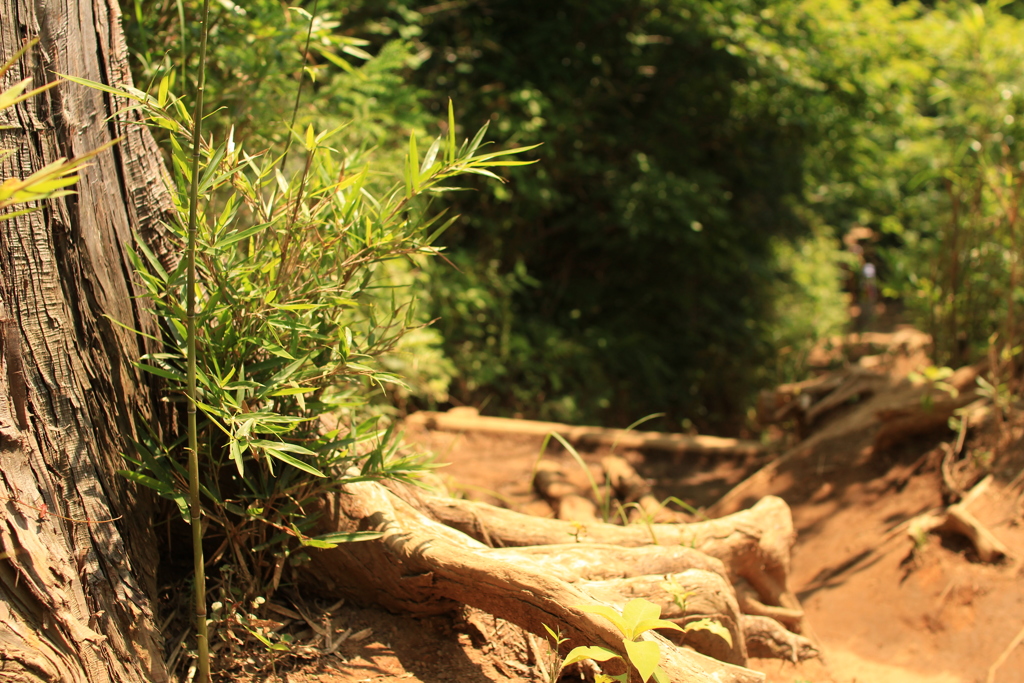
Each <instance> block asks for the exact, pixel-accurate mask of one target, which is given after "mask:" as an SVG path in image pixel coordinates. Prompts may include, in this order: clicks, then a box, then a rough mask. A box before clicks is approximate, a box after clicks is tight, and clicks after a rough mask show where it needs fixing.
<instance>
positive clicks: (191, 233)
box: [185, 0, 210, 683]
mask: <svg viewBox="0 0 1024 683" xmlns="http://www.w3.org/2000/svg"><path fill="white" fill-rule="evenodd" d="M209 17H210V0H203V13H202V16H201V17H200V22H201V23H202V33H201V35H202V38H201V41H200V44H199V73H198V75H197V79H198V83H197V86H196V102H195V108H194V109H193V112H192V126H193V130H192V178H191V187H190V188H189V209H188V247H187V256H186V258H187V263H186V269H187V275H186V287H187V291H186V293H185V301H186V304H185V307H186V327H187V336H186V349H187V350H186V353H187V359H186V363H187V367H188V370H187V383H188V386H187V389H186V392H187V395H188V485H189V486H188V487H189V502H188V508H189V521H190V523H191V526H192V557H193V565H194V568H193V571H194V574H195V579H194V580H195V606H196V641H197V652H198V661H197V669H198V671H197V676H196V681H198V683H208V682H209V680H210V644H209V636H208V633H207V628H206V568H205V562H204V561H203V525H202V520H201V503H200V499H199V431H198V426H197V424H196V224H197V222H198V214H199V148H200V145H201V144H202V129H203V95H204V93H205V90H206V39H207V37H208V35H209Z"/></svg>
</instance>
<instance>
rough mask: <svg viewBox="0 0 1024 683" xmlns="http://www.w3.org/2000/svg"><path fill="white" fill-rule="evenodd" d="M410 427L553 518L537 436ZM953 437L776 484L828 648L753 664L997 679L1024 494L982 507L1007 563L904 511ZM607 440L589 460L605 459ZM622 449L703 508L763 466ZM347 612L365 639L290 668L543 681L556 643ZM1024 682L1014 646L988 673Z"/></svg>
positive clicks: (476, 619)
mask: <svg viewBox="0 0 1024 683" xmlns="http://www.w3.org/2000/svg"><path fill="white" fill-rule="evenodd" d="M1005 429H1010V428H1005ZM1005 429H1004V434H1005V433H1006V432H1005ZM1013 430H1016V431H1015V432H1013ZM1011 432H1013V433H1014V434H1016V438H1015V439H1014V438H1008V437H1006V436H1004V437H1002V441H1003V442H1005V443H1003V445H1002V448H1004V449H1005V450H1006V451H1008V452H1011V453H1012V452H1024V448H1022V447H1021V444H1020V438H1021V433H1024V427H1022V426H1020V425H1018V426H1015V427H1013V428H1012V429H1011ZM409 437H410V438H411V439H412V440H413V441H414V442H416V443H418V444H420V445H422V446H423V447H425V448H427V449H429V450H432V451H434V452H435V453H437V454H438V460H439V462H443V463H446V466H445V467H443V468H442V469H441V470H440V471H439V474H440V477H441V478H442V480H443V481H445V483H446V484H447V486H448V487H449V489H450V491H452V492H453V493H456V494H459V495H462V496H464V497H467V498H472V499H476V500H484V501H487V502H491V503H495V504H499V505H503V506H507V507H510V508H513V509H516V510H519V511H523V512H529V513H533V514H538V515H545V516H550V515H551V514H552V511H551V508H550V506H549V505H548V504H547V503H546V502H545V501H543V500H541V499H539V498H538V497H537V495H536V494H535V493H534V492H533V490H532V487H531V473H532V472H533V470H534V468H535V466H536V463H537V460H538V456H539V451H540V446H541V439H540V438H538V437H523V436H518V437H517V436H493V435H487V434H480V433H450V432H440V431H428V430H423V429H416V430H412V431H410V433H409ZM948 438H949V437H948V435H945V434H940V435H937V436H936V437H933V438H930V439H928V438H924V439H918V440H915V441H913V442H910V443H906V444H904V445H902V446H901V447H899V448H896V449H891V450H889V451H885V452H881V453H864V452H859V451H858V449H859V448H860V447H859V446H858V445H857V444H855V443H851V444H850V449H848V450H847V451H846V452H843V451H842V449H837V450H836V451H835V452H831V453H830V454H829V455H828V456H827V457H825V458H819V459H816V460H814V461H813V462H808V463H807V465H806V468H807V470H808V471H805V472H802V473H800V474H799V476H796V477H794V478H793V481H792V482H791V483H790V484H789V485H788V486H787V485H785V483H784V484H783V485H782V490H779V483H778V482H776V483H775V487H774V490H773V491H772V492H773V493H777V494H779V495H781V496H782V497H783V498H785V499H786V500H787V502H788V503H789V504H790V505H791V506H792V508H793V515H794V521H795V524H796V527H797V531H798V534H799V536H798V540H797V544H796V547H795V549H794V554H793V572H792V580H793V584H794V585H793V588H794V589H795V591H796V592H797V593H798V595H799V597H800V599H801V601H802V603H803V606H804V608H805V610H806V613H807V623H808V624H809V626H810V629H811V630H812V633H813V635H814V636H815V637H816V638H817V639H818V641H819V642H820V644H821V645H822V646H823V650H824V654H825V658H824V660H823V661H811V662H806V663H804V664H802V665H799V666H797V665H793V664H789V663H786V662H780V661H778V660H753V662H752V664H751V666H752V668H756V669H759V670H761V671H764V672H765V673H766V674H767V675H768V680H769V681H772V682H774V683H830V682H832V683H869V682H870V683H975V682H977V683H989V681H988V678H987V677H988V672H989V668H990V667H991V666H992V664H993V663H994V662H996V661H997V660H998V659H999V658H1000V655H1001V654H1002V653H1003V651H1004V650H1005V649H1006V648H1007V646H1008V645H1009V644H1010V643H1011V641H1013V639H1014V636H1015V635H1016V634H1017V633H1018V631H1020V629H1021V628H1022V627H1024V582H1022V580H1021V573H1022V572H1021V562H1020V558H1022V557H1024V527H1022V526H1021V524H1020V522H1021V507H1020V500H1019V499H1017V498H1015V497H1013V496H1010V495H1009V494H1005V495H1004V494H1002V493H1000V491H1001V490H1002V489H1001V488H1000V487H999V486H996V487H994V488H993V493H992V495H988V496H986V497H985V498H984V500H983V501H982V502H981V503H979V505H978V507H977V508H976V509H974V512H975V514H976V516H978V517H979V519H980V520H981V521H982V522H983V523H984V524H986V525H987V526H988V527H989V528H990V529H991V530H992V531H993V532H994V533H995V534H996V535H997V536H998V537H999V538H1000V540H1002V541H1003V542H1004V543H1005V544H1006V545H1007V546H1009V547H1010V549H1011V551H1012V554H1013V557H1012V558H1011V559H1009V560H1006V561H1004V562H1002V563H1000V564H995V565H993V564H984V563H981V562H979V561H978V560H977V558H976V557H975V554H974V551H973V549H972V548H971V547H970V545H969V544H968V543H967V542H965V541H961V540H959V539H958V537H956V536H949V535H943V536H939V535H936V534H927V535H922V536H919V537H918V538H917V539H916V540H915V539H913V538H911V536H910V535H909V534H908V533H907V531H906V528H905V527H906V524H905V522H907V521H908V520H910V519H912V518H913V517H915V516H917V515H919V514H921V513H923V512H926V511H928V510H930V509H933V508H936V507H939V506H941V505H942V502H943V501H942V497H941V493H940V492H941V478H940V475H939V474H938V462H939V460H940V459H941V450H940V444H941V442H942V440H943V439H945V440H948ZM990 440H991V439H990ZM989 447H992V444H991V443H987V442H985V437H978V438H977V439H975V440H973V441H969V442H968V444H967V449H968V450H970V449H972V448H973V449H976V450H977V451H979V452H982V453H983V452H986V451H985V449H986V448H989ZM552 450H553V449H549V451H552ZM861 450H862V449H861ZM606 452H607V449H605V450H602V451H599V452H593V453H585V454H583V457H584V459H585V460H586V462H588V463H596V462H597V461H598V460H599V459H600V457H601V455H603V454H606ZM621 454H622V455H624V456H626V457H627V459H628V460H629V461H630V462H631V464H633V465H634V466H635V467H636V468H637V469H638V470H639V471H640V473H641V474H643V475H644V476H645V477H648V478H651V479H653V480H654V481H655V482H656V485H655V494H656V495H657V496H658V497H659V498H665V497H668V496H676V497H679V498H681V499H683V500H686V501H687V502H689V503H691V504H693V505H695V506H698V507H700V506H706V505H709V504H710V503H712V502H714V501H715V500H716V499H717V498H718V497H719V496H720V495H721V494H722V492H724V491H725V490H728V488H730V487H731V486H733V485H734V484H736V483H737V482H739V481H740V480H742V479H743V478H744V477H745V476H746V475H747V474H748V473H749V472H751V471H753V470H754V469H756V468H757V467H758V466H759V465H760V464H761V463H760V462H759V461H758V459H757V458H755V457H750V456H743V457H735V458H719V459H717V460H714V459H711V458H709V457H706V456H705V457H703V458H692V457H691V458H687V457H685V456H682V455H666V454H663V453H655V452H648V453H640V452H637V451H630V452H625V453H621ZM544 458H545V459H546V460H552V461H556V462H559V463H560V464H561V465H562V466H563V467H562V469H563V470H564V471H565V472H566V473H567V474H568V475H569V478H570V480H574V481H575V483H576V484H577V485H578V486H580V488H582V489H586V488H587V486H588V483H587V477H586V474H585V473H584V471H583V469H582V468H581V467H580V466H579V465H578V463H576V462H575V461H574V460H573V459H572V458H571V457H570V455H569V454H568V453H566V452H564V451H560V452H549V453H548V454H546V455H545V456H544ZM1008 467H1009V468H1011V469H1012V468H1014V467H1016V468H1017V469H1019V468H1020V463H1019V462H1018V460H1017V459H1016V458H1010V462H1009V464H1008ZM339 614H340V616H341V621H342V622H343V623H342V624H341V626H342V627H344V628H348V629H351V630H352V631H353V632H358V631H363V632H364V636H363V638H362V639H361V640H358V641H357V640H353V639H350V641H347V642H346V643H345V644H344V645H343V646H342V647H340V648H339V649H338V653H337V655H338V656H337V657H336V658H335V659H330V658H327V659H325V660H320V661H318V662H316V663H315V664H311V665H310V666H308V667H306V668H305V669H304V670H303V671H302V672H301V673H297V674H291V675H290V676H288V677H287V680H291V681H294V682H295V683H307V682H311V681H320V682H321V683H326V682H332V683H338V682H346V683H347V682H355V681H399V680H402V681H413V682H415V681H420V682H422V683H435V682H436V683H441V682H442V681H444V682H446V683H447V682H448V681H454V680H459V681H479V682H480V683H483V682H484V681H506V680H523V681H528V680H541V678H540V669H542V668H543V664H544V660H545V657H546V653H547V652H548V649H547V646H546V645H545V644H544V643H542V642H538V641H537V640H536V639H531V640H533V642H529V641H528V640H525V639H524V638H523V637H522V636H521V634H518V635H516V636H509V637H503V636H502V629H503V628H504V626H503V624H501V623H499V622H498V621H496V620H494V619H493V618H491V617H489V616H488V615H484V614H480V613H472V612H468V613H467V614H465V615H463V616H462V617H460V618H456V619H454V620H453V619H450V618H445V617H437V618H433V619H425V620H420V619H410V618H406V617H400V616H395V615H389V614H387V613H384V612H381V611H379V610H372V609H349V608H347V607H346V608H344V609H343V610H341V611H340V612H339ZM366 629H371V631H370V632H366ZM511 631H513V629H511V628H509V629H508V632H511ZM343 660H344V661H343ZM538 660H540V661H541V666H540V667H538V665H537V661H538ZM1022 680H1024V646H1020V647H1017V648H1016V649H1014V650H1013V651H1012V652H1010V653H1009V655H1008V656H1007V657H1006V658H1005V661H1004V662H1003V664H1002V665H1001V667H1000V668H999V669H998V672H997V673H996V675H995V677H994V678H993V679H992V681H991V683H1019V681H1022Z"/></svg>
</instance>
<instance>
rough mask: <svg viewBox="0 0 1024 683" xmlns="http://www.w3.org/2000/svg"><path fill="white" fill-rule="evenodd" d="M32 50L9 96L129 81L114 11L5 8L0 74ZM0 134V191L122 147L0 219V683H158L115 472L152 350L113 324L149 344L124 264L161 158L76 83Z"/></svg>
mask: <svg viewBox="0 0 1024 683" xmlns="http://www.w3.org/2000/svg"><path fill="white" fill-rule="evenodd" d="M35 37H38V38H39V39H40V42H39V43H38V44H37V45H36V46H35V47H34V48H33V49H32V50H31V51H30V52H29V53H28V55H26V57H25V58H23V59H22V60H21V62H20V63H19V64H17V65H16V66H15V68H14V69H12V71H11V72H10V73H9V74H8V79H9V80H8V82H7V83H5V85H10V84H11V82H16V81H18V80H21V79H23V78H26V77H32V78H33V85H35V86H39V85H42V84H43V83H45V82H49V81H52V80H54V79H55V78H56V74H57V73H66V74H70V75H75V76H80V77H83V78H88V79H92V80H96V81H100V82H103V83H107V84H110V85H115V86H116V85H121V84H126V83H129V82H130V75H129V70H128V65H127V60H126V49H125V45H124V40H123V36H122V33H121V23H120V12H119V10H118V6H117V2H116V1H115V0H82V1H81V2H76V1H74V0H64V1H60V0H57V1H55V2H45V3H43V2H32V1H30V0H0V61H6V60H7V59H8V58H10V56H11V55H12V54H14V53H15V52H16V51H17V50H18V49H20V48H21V47H22V45H24V44H25V43H26V42H27V41H28V40H30V39H32V38H35ZM112 115H113V116H112ZM111 117H112V118H111ZM0 125H2V126H4V127H7V128H8V129H7V130H0V147H2V148H5V149H11V150H14V154H12V155H10V156H9V157H7V158H6V159H4V160H3V161H2V165H0V178H7V177H12V176H21V177H24V176H25V175H27V174H30V173H31V172H32V171H34V170H36V169H38V168H40V167H41V166H43V165H44V164H46V163H48V162H51V161H53V160H54V159H56V158H57V157H61V156H65V157H69V158H73V157H75V156H76V155H82V154H84V153H85V152H88V151H89V150H92V149H95V148H97V147H99V146H100V145H102V144H104V143H106V142H108V141H109V140H111V139H113V138H115V137H122V141H121V143H120V144H119V145H118V146H117V147H116V148H115V149H114V150H113V151H110V152H106V153H104V154H102V155H101V156H99V157H98V158H97V159H96V160H95V161H94V162H93V163H92V165H91V166H90V167H89V168H88V169H86V170H85V171H84V173H83V174H82V179H81V181H80V182H79V183H78V186H77V188H76V190H77V195H75V196H70V197H65V198H63V199H59V200H53V201H50V202H47V203H46V205H45V206H44V207H43V208H42V209H41V210H39V211H36V212H34V213H31V214H28V215H25V216H21V217H18V218H16V219H13V220H7V221H0V317H3V318H4V322H3V326H2V328H0V329H2V330H3V332H4V342H5V343H4V351H5V352H4V354H3V356H4V359H3V371H2V372H0V463H2V468H0V506H2V512H0V517H2V520H0V546H2V547H0V677H2V678H4V679H5V680H14V681H56V680H61V681H87V682H89V683H92V682H100V681H119V682H120V681H144V680H147V681H162V680H166V678H167V674H166V671H165V669H164V664H163V658H162V655H161V651H160V636H159V633H158V632H157V629H156V627H155V625H154V619H153V611H152V607H151V604H152V603H151V599H152V596H153V593H154V591H155V568H156V565H157V562H156V557H155V553H156V548H157V545H156V543H155V542H154V539H153V532H152V528H151V526H150V515H149V508H148V502H147V501H148V499H147V497H146V496H144V495H142V494H140V493H139V492H138V491H136V490H135V489H134V488H133V487H132V486H130V485H129V484H128V483H127V482H126V481H125V480H124V479H123V478H122V477H120V476H118V475H117V474H116V470H117V469H119V468H120V467H121V462H122V460H121V455H120V454H121V453H123V452H126V450H127V449H129V448H130V441H128V439H131V438H133V437H135V436H136V427H135V425H136V420H145V421H147V422H148V423H150V424H153V423H154V422H155V421H158V420H157V418H158V416H157V415H155V411H156V408H155V406H157V405H158V402H157V401H156V398H157V397H156V394H155V391H154V390H153V387H151V386H149V385H148V384H147V380H146V378H144V377H141V376H140V373H139V372H138V371H137V370H136V369H135V368H134V367H133V366H132V363H131V361H132V360H133V359H136V358H138V356H139V354H140V353H144V352H145V351H146V350H147V348H146V345H147V343H148V342H147V341H146V340H145V338H144V337H143V336H141V335H138V334H135V333H132V332H129V331H127V329H126V328H125V327H122V326H121V325H119V324H117V323H122V324H123V325H125V326H126V327H127V328H131V329H135V330H140V331H143V332H148V333H150V334H153V333H154V332H155V331H156V324H155V320H154V319H153V317H152V315H151V314H150V313H148V312H147V311H146V310H145V309H144V307H142V306H140V304H139V299H137V298H136V295H137V294H138V293H139V290H138V288H137V287H136V286H135V285H134V284H133V282H132V268H131V266H130V264H129V261H128V259H127V258H126V249H127V248H129V247H130V245H131V243H132V241H133V236H132V233H133V231H137V232H139V233H140V234H143V235H145V236H147V239H149V240H150V241H151V242H152V244H153V245H154V246H155V247H156V248H157V250H158V253H164V254H166V253H167V251H166V249H163V248H161V247H165V246H166V245H163V244H162V243H161V241H160V237H159V225H160V223H161V219H162V218H164V217H165V213H166V212H168V211H169V210H170V209H171V204H170V198H169V196H168V194H167V191H166V185H165V183H164V179H163V170H162V162H161V158H160V155H159V152H158V150H157V148H156V146H155V145H154V143H153V140H152V138H151V136H150V135H149V133H148V131H147V130H146V129H145V128H143V127H141V126H137V125H129V117H128V116H127V115H124V114H115V109H114V107H113V105H112V102H111V101H110V98H109V97H107V96H106V95H104V94H103V93H100V92H98V91H93V90H89V89H87V88H83V87H81V86H78V85H74V84H71V83H64V84H62V85H60V86H58V87H57V88H55V89H51V90H50V91H48V92H47V93H45V94H43V95H42V96H40V97H37V98H35V99H33V100H31V101H28V102H24V103H22V104H21V105H19V106H18V107H16V108H14V109H8V110H7V111H6V112H3V113H0ZM115 321H116V322H115ZM105 520H114V521H105Z"/></svg>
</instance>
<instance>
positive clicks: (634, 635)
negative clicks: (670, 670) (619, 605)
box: [562, 598, 683, 683]
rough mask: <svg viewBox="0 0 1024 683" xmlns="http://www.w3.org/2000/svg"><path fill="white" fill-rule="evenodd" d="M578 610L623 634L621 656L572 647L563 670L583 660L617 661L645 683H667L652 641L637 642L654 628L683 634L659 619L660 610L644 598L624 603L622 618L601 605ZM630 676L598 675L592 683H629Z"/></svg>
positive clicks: (588, 647)
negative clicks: (602, 620)
mask: <svg viewBox="0 0 1024 683" xmlns="http://www.w3.org/2000/svg"><path fill="white" fill-rule="evenodd" d="M579 609H581V610H583V611H584V612H590V613H592V614H598V615H600V616H602V617H604V618H605V619H607V620H608V621H610V622H612V624H613V625H614V626H615V628H617V629H618V630H619V633H621V634H622V652H616V651H615V650H611V649H609V648H606V647H601V646H600V645H583V646H580V647H575V648H573V649H572V650H571V651H570V652H569V654H567V655H566V656H565V660H564V661H563V662H562V668H563V669H564V668H565V667H567V666H569V665H570V664H575V663H577V662H581V661H583V660H585V659H592V660H594V661H596V662H606V661H609V660H612V659H619V660H622V661H623V662H625V663H627V664H628V665H631V666H632V668H635V669H636V671H637V673H639V674H640V679H641V680H642V681H643V682H644V683H647V681H648V680H650V679H651V678H652V677H653V678H654V680H655V681H656V683H669V678H668V675H667V674H666V673H665V670H664V669H662V668H661V666H660V665H659V662H660V661H661V648H660V647H659V646H658V643H657V642H655V641H653V640H640V637H641V636H642V635H643V634H644V633H646V632H647V631H650V630H653V629H656V628H671V629H675V630H677V631H682V630H683V629H682V628H680V627H679V626H677V625H676V624H674V623H672V622H671V621H667V620H665V619H662V618H661V608H660V607H658V606H657V605H655V604H654V603H652V602H649V601H647V600H644V599H643V598H637V599H635V600H630V601H629V602H628V603H626V606H625V607H624V608H623V610H622V613H621V614H619V613H618V612H617V611H615V610H614V609H612V608H611V607H606V606H604V605H582V606H580V607H579ZM630 675H631V670H630V669H629V668H627V670H626V673H623V674H619V675H617V676H609V675H607V674H598V675H597V676H596V677H595V678H594V681H595V683H611V681H620V683H629V680H630Z"/></svg>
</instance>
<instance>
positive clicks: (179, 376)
mask: <svg viewBox="0 0 1024 683" xmlns="http://www.w3.org/2000/svg"><path fill="white" fill-rule="evenodd" d="M134 365H135V367H137V368H139V369H140V370H144V371H146V372H148V373H150V374H152V375H156V376H157V377H163V378H164V379H170V380H174V381H175V382H184V381H185V375H184V373H182V372H181V371H179V370H165V369H164V368H158V367H156V366H155V365H149V364H147V363H139V362H136V363H135V364H134Z"/></svg>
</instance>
